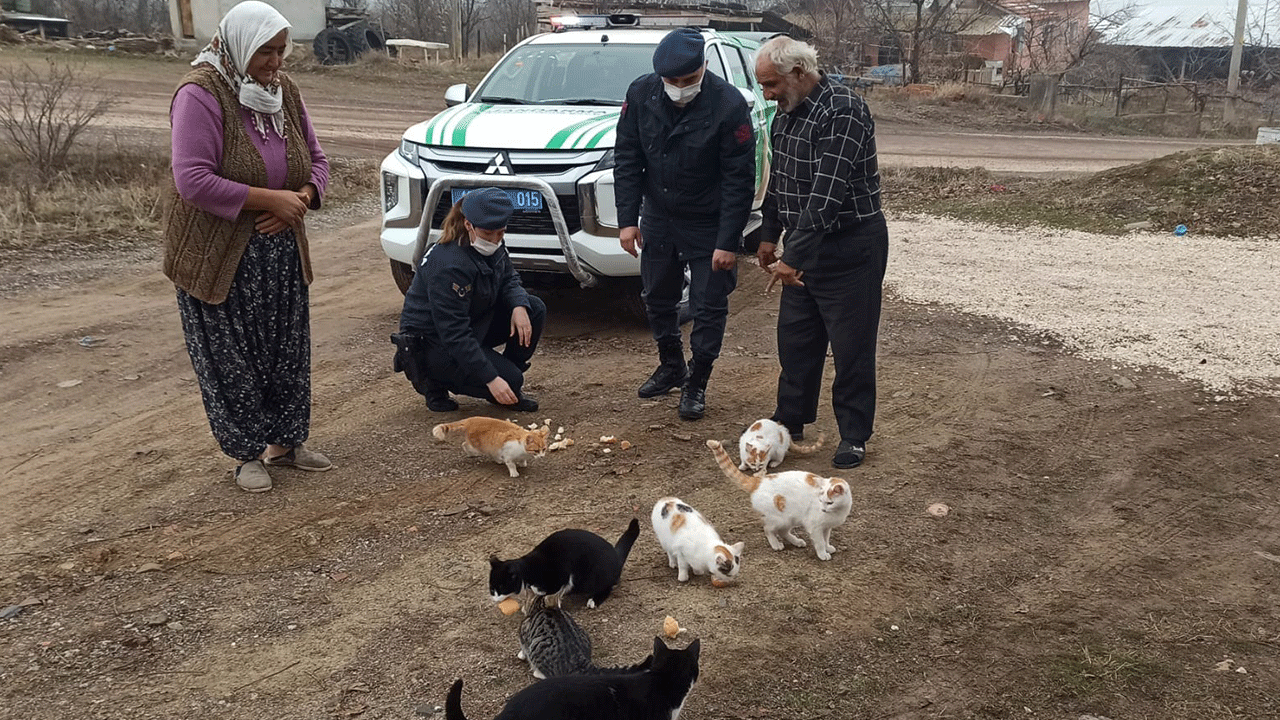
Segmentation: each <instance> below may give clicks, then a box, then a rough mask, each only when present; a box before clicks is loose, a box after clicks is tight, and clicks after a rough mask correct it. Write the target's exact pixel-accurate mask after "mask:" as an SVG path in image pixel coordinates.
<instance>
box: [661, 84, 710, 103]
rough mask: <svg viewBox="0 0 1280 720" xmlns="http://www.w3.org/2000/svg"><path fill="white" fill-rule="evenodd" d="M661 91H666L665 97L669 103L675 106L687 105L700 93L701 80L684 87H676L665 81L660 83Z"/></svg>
mask: <svg viewBox="0 0 1280 720" xmlns="http://www.w3.org/2000/svg"><path fill="white" fill-rule="evenodd" d="M662 89H663V90H666V91H667V97H669V98H671V102H673V103H675V104H677V105H681V106H684V105H688V104H689V101H691V100H693V99H694V98H696V97H698V93H700V92H702V80H698V82H696V83H694V84H692V85H686V86H685V87H676V86H675V85H672V84H671V83H669V82H667V81H666V80H663V81H662Z"/></svg>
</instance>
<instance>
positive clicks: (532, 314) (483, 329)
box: [391, 295, 547, 402]
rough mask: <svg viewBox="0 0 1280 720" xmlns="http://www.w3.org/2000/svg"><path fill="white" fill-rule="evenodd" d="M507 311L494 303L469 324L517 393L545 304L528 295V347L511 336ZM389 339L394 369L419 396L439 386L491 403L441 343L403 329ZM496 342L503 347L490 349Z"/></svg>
mask: <svg viewBox="0 0 1280 720" xmlns="http://www.w3.org/2000/svg"><path fill="white" fill-rule="evenodd" d="M511 310H512V309H511V308H510V307H507V306H506V305H505V304H503V303H498V304H497V305H495V306H494V308H493V312H491V313H489V315H487V316H486V318H485V319H484V320H483V321H482V322H481V323H479V324H477V325H476V326H473V327H472V330H473V331H474V332H475V335H476V339H477V340H478V341H479V342H480V347H481V348H482V349H483V350H484V354H485V356H486V357H487V358H489V362H491V363H493V367H494V369H495V370H497V371H498V375H499V376H500V377H501V378H502V379H503V380H506V381H507V384H508V385H510V386H511V391H512V392H514V393H515V394H516V395H517V396H519V395H520V394H521V393H520V390H521V388H523V387H524V371H525V370H528V369H529V361H530V360H532V359H533V353H534V351H536V350H537V349H538V341H539V340H540V339H541V338H542V329H543V327H545V326H546V322H547V306H546V304H545V303H543V302H542V300H541V298H538V297H535V296H533V295H530V296H529V324H530V325H532V326H533V334H532V337H531V338H530V341H529V345H528V347H525V346H523V345H521V344H520V339H519V338H518V337H515V336H512V335H511ZM391 339H392V341H393V342H395V343H396V358H395V369H396V370H399V371H403V372H404V374H405V376H406V377H408V378H409V382H411V383H413V388H414V389H415V390H417V391H418V392H419V393H421V394H422V395H424V396H427V395H429V394H430V392H431V390H432V389H433V388H439V389H441V390H447V391H450V392H453V393H456V394H458V395H467V396H470V397H475V398H480V399H482V400H489V401H490V402H494V398H493V396H492V395H491V394H490V393H489V388H488V387H487V386H486V385H484V384H482V383H478V382H476V381H474V380H470V379H469V377H470V374H469V373H467V372H463V370H462V368H461V367H460V366H459V365H458V363H457V361H456V360H454V357H453V355H452V354H451V353H450V352H449V351H448V349H447V348H445V347H444V346H443V345H440V344H439V343H432V342H431V341H429V340H428V339H427V338H424V337H422V336H418V335H413V334H412V333H407V332H404V333H398V334H396V335H392V336H391ZM498 345H503V346H504V347H503V350H502V352H498V351H496V350H494V349H493V348H494V347H495V346H498Z"/></svg>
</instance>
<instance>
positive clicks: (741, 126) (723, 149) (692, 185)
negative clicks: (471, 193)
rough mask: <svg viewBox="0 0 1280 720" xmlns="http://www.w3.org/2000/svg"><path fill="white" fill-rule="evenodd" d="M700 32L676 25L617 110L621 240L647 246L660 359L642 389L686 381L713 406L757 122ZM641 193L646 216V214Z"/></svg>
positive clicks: (695, 414)
mask: <svg viewBox="0 0 1280 720" xmlns="http://www.w3.org/2000/svg"><path fill="white" fill-rule="evenodd" d="M703 46H704V41H703V39H702V33H700V32H699V31H697V30H695V29H693V28H681V29H679V30H673V31H672V32H670V33H668V34H667V35H666V36H665V37H664V38H663V39H662V41H661V42H660V43H659V44H658V47H657V49H656V50H655V51H654V53H653V70H654V72H653V73H652V74H649V75H643V76H641V77H639V78H638V79H636V81H635V82H633V83H631V87H630V88H628V89H627V99H626V103H625V104H623V106H622V115H621V117H620V118H619V120H618V139H617V143H616V145H615V153H616V162H617V165H616V167H615V168H614V171H613V176H614V183H615V185H614V188H615V194H616V197H617V207H618V225H619V227H620V228H621V230H620V238H619V239H620V241H621V243H622V248H623V249H624V250H626V251H627V252H629V253H631V254H632V255H635V254H636V251H637V249H640V248H642V249H643V252H642V253H641V254H640V278H641V281H642V282H643V283H644V302H645V311H646V314H647V315H648V316H649V327H650V328H651V329H652V331H653V339H654V340H655V341H656V342H657V344H658V357H659V359H660V364H659V365H658V369H657V370H655V371H654V373H653V375H652V376H651V377H650V378H649V379H648V380H646V381H645V383H644V384H643V385H641V386H640V390H639V395H640V397H642V398H650V397H657V396H659V395H664V394H666V393H667V392H669V391H670V390H672V389H673V388H676V387H681V385H683V388H682V390H681V393H680V408H679V415H680V417H681V418H684V419H685V420H698V419H700V418H701V417H702V416H703V414H704V413H705V412H706V392H707V381H708V379H709V378H710V377H711V366H712V364H713V363H714V362H715V361H716V358H717V357H719V356H720V345H721V343H722V342H723V341H724V328H725V322H726V320H727V319H728V316H729V293H731V292H733V289H734V287H736V286H737V282H738V272H737V255H736V252H737V250H738V248H739V246H740V244H741V242H742V230H743V228H745V227H746V224H747V216H748V215H749V214H750V212H751V202H752V199H753V196H754V195H755V187H754V185H755V174H756V170H755V167H756V165H755V162H756V160H755V133H754V132H753V131H752V129H751V118H750V115H749V111H748V109H747V103H746V100H745V99H744V98H743V97H742V94H741V93H740V92H738V90H737V89H736V88H735V87H734V86H733V85H731V84H730V83H729V82H727V81H725V80H723V79H721V78H720V77H718V76H716V75H715V74H713V73H708V72H707V69H706V68H707V65H706V60H705V58H704V56H703V52H704V51H703ZM642 199H643V206H644V218H643V220H641V219H640V215H641V204H642ZM686 267H688V269H689V305H690V308H691V310H692V311H693V330H692V331H691V332H690V333H689V345H690V346H691V347H692V350H693V361H692V363H691V364H690V366H689V367H688V368H687V369H686V367H685V360H684V345H683V343H682V342H681V337H680V323H679V320H678V319H677V314H676V306H677V305H678V304H679V302H680V296H681V294H682V292H681V291H682V290H683V287H684V274H685V268H686Z"/></svg>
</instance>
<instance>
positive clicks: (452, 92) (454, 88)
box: [444, 83, 471, 107]
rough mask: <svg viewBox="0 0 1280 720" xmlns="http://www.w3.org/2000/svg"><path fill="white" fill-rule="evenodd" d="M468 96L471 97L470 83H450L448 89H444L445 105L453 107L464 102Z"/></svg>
mask: <svg viewBox="0 0 1280 720" xmlns="http://www.w3.org/2000/svg"><path fill="white" fill-rule="evenodd" d="M469 97H471V86H470V85H467V84H466V83H459V84H457V85H450V86H449V89H448V90H445V91H444V104H445V107H453V106H454V105H461V104H462V103H464V102H466V101H467V98H469Z"/></svg>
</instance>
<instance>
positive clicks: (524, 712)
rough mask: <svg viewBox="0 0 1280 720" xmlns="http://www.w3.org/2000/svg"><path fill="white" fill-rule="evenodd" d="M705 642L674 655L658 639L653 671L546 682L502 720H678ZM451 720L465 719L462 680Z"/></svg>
mask: <svg viewBox="0 0 1280 720" xmlns="http://www.w3.org/2000/svg"><path fill="white" fill-rule="evenodd" d="M700 649H701V644H700V641H698V640H694V641H693V642H692V643H690V644H689V647H687V648H685V649H683V650H672V649H670V648H668V647H667V645H666V643H664V642H662V638H658V637H655V638H654V639H653V661H652V664H651V665H650V666H649V668H648V669H646V670H643V671H640V672H634V673H624V674H618V675H569V676H565V677H553V678H547V679H546V680H540V681H538V682H536V683H534V684H532V685H530V686H529V687H527V688H525V689H523V690H521V691H520V692H518V693H516V694H515V695H512V696H511V697H510V699H508V700H507V704H506V706H504V707H503V708H502V712H500V713H498V717H497V718H496V720H677V718H679V717H680V710H681V709H682V708H683V707H684V702H685V699H686V698H688V697H689V692H690V691H691V690H692V689H693V684H694V683H695V682H697V680H698V653H699V651H700ZM444 708H445V709H444V716H445V720H467V717H466V716H465V715H463V714H462V680H458V681H456V682H454V684H453V687H452V688H450V689H449V697H448V698H447V699H446V700H445V706H444Z"/></svg>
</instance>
